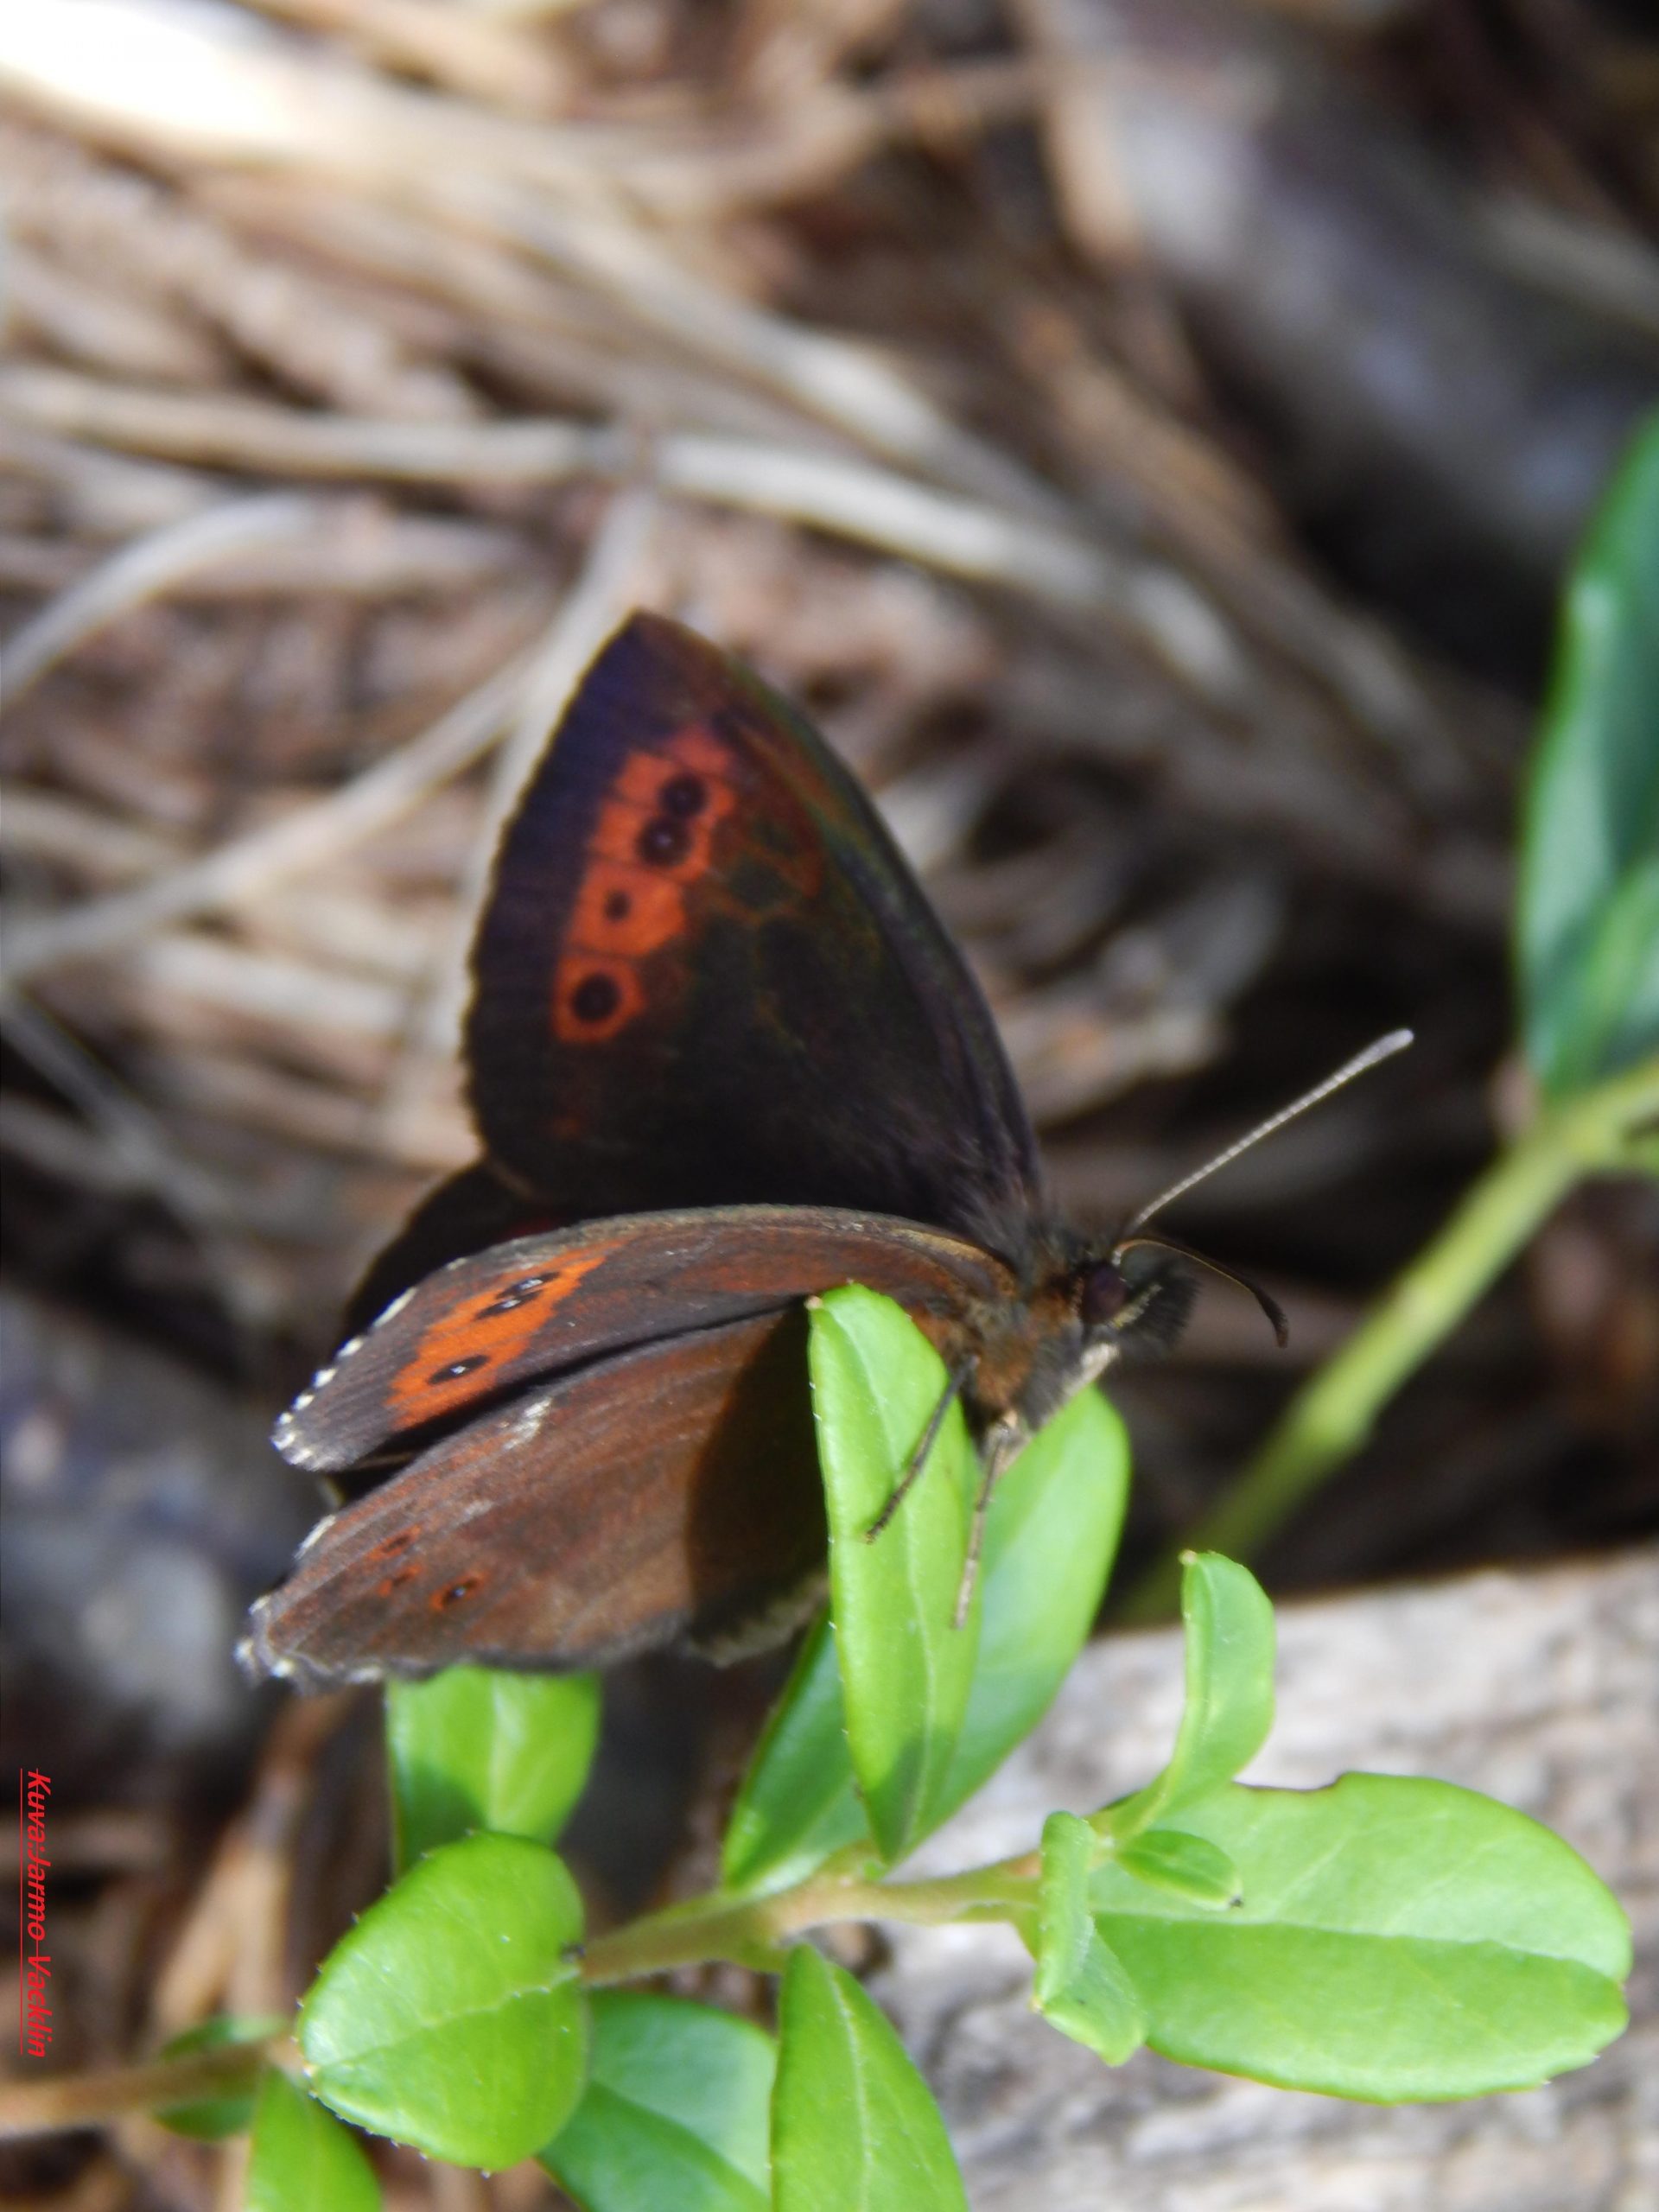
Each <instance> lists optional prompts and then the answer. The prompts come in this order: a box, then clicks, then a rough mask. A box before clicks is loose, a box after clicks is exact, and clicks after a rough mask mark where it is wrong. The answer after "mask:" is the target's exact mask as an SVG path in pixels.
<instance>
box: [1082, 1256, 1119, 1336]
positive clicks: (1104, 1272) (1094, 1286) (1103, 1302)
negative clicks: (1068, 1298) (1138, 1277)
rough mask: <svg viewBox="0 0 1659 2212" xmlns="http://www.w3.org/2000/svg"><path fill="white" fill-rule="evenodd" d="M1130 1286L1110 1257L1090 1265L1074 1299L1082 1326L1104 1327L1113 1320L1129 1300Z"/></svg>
mask: <svg viewBox="0 0 1659 2212" xmlns="http://www.w3.org/2000/svg"><path fill="white" fill-rule="evenodd" d="M1128 1296H1129V1286H1128V1283H1126V1282H1125V1281H1124V1280H1123V1275H1122V1269H1121V1268H1119V1267H1118V1266H1117V1265H1116V1262H1114V1261H1111V1260H1103V1261H1102V1262H1100V1265H1099V1266H1098V1267H1094V1268H1090V1270H1089V1272H1088V1274H1086V1275H1084V1279H1083V1293H1082V1295H1081V1297H1080V1298H1079V1300H1078V1301H1077V1311H1078V1313H1079V1314H1080V1315H1081V1317H1082V1320H1083V1325H1084V1328H1085V1329H1100V1328H1104V1327H1105V1325H1106V1324H1107V1323H1108V1322H1109V1321H1115V1320H1116V1319H1117V1317H1118V1315H1119V1314H1120V1313H1122V1311H1123V1308H1124V1306H1126V1305H1127V1304H1128Z"/></svg>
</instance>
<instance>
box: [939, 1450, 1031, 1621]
mask: <svg viewBox="0 0 1659 2212" xmlns="http://www.w3.org/2000/svg"><path fill="white" fill-rule="evenodd" d="M1025 1440H1026V1429H1025V1424H1024V1422H1023V1421H1021V1420H1020V1416H1019V1414H1015V1413H1006V1414H1003V1415H1002V1417H1001V1420H1000V1421H996V1422H995V1423H994V1425H993V1426H992V1427H991V1429H990V1431H989V1433H988V1435H987V1436H986V1439H985V1464H984V1466H983V1468H982V1471H981V1473H980V1478H979V1494H978V1496H977V1497H976V1498H975V1500H974V1518H973V1522H972V1525H971V1526H970V1527H969V1531H968V1556H967V1558H966V1559H965V1560H963V1563H962V1580H961V1582H960V1583H959V1584H958V1585H957V1609H956V1611H955V1612H954V1613H953V1614H952V1615H951V1617H950V1625H951V1627H952V1628H960V1627H961V1626H962V1624H963V1622H964V1621H965V1620H966V1619H967V1618H968V1608H969V1605H972V1604H973V1602H974V1585H975V1583H976V1581H977V1580H979V1554H980V1553H981V1551H982V1548H983V1547H984V1543H985V1516H986V1514H987V1512H988V1510H989V1509H990V1503H991V1492H992V1491H994V1490H995V1488H996V1480H997V1477H998V1476H999V1475H1000V1474H1001V1472H1002V1471H1003V1469H1004V1468H1005V1467H1006V1466H1007V1465H1008V1462H1009V1461H1010V1460H1011V1459H1013V1458H1014V1454H1015V1453H1016V1452H1018V1451H1019V1449H1020V1446H1021V1445H1022V1444H1023V1443H1024V1442H1025Z"/></svg>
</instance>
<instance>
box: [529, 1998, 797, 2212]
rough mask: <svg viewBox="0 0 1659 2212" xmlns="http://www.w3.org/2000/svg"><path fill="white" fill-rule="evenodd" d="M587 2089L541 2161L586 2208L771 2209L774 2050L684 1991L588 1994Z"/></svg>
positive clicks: (623, 2211)
mask: <svg viewBox="0 0 1659 2212" xmlns="http://www.w3.org/2000/svg"><path fill="white" fill-rule="evenodd" d="M592 2009H593V2030H594V2041H593V2057H592V2063H591V2064H590V2067H589V2069H588V2087H587V2088H586V2090H585V2091H584V2092H583V2094H582V2102H581V2103H580V2104H579V2105H578V2106H577V2107H576V2108H575V2112H574V2113H572V2114H571V2116H570V2119H569V2121H568V2122H567V2123H566V2125H565V2126H564V2128H563V2132H562V2133H560V2134H558V2135H556V2137H555V2138H554V2139H553V2140H552V2142H551V2143H550V2144H549V2145H547V2147H546V2149H545V2150H544V2151H543V2152H542V2154H541V2156H542V2164H543V2165H544V2166H545V2167H546V2168H547V2170H548V2171H549V2172H550V2174H551V2175H552V2177H553V2178H554V2180H555V2181H556V2182H557V2183H558V2184H559V2186H560V2188H561V2189H563V2190H564V2191H565V2192H566V2194H567V2195H568V2196H573V2197H574V2198H575V2201H576V2202H577V2203H578V2204H580V2205H581V2206H582V2208H583V2212H663V2208H664V2207H668V2206H672V2207H673V2208H674V2212H769V2208H770V2206H771V2203H772V2190H771V2180H772V2162H771V2157H770V2153H769V2150H768V2133H769V2127H770V2121H771V2102H772V2076H773V2075H774V2074H775V2072H776V2070H777V2063H778V2053H777V2047H776V2045H775V2044H773V2042H772V2037H770V2036H769V2035H767V2034H766V2032H765V2031H764V2030H762V2029H760V2028H757V2027H755V2026H753V2024H751V2023H750V2022H749V2021H747V2020H740V2019H737V2018H734V2017H733V2015H732V2014H731V2013H729V2012H715V2010H714V2009H713V2008H712V2007H711V2006H709V2005H693V2004H690V2003H688V2002H687V2001H686V2000H685V1999H683V1998H678V1997H657V1996H650V1995H646V1994H645V1993H640V1992H634V1991H626V1990H605V1991H601V1993H599V1994H598V1995H597V1996H595V1997H594V1999H592Z"/></svg>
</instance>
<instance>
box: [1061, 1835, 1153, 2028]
mask: <svg viewBox="0 0 1659 2212" xmlns="http://www.w3.org/2000/svg"><path fill="white" fill-rule="evenodd" d="M1098 1849H1099V1842H1098V1840H1097V1839H1096V1835H1095V1833H1094V1831H1093V1829H1092V1828H1090V1826H1089V1824H1088V1822H1087V1821H1080V1820H1078V1819H1077V1815H1075V1814H1074V1813H1051V1814H1050V1815H1049V1816H1048V1819H1047V1820H1046V1821H1045V1822H1044V1824H1043V1859H1042V1880H1041V1884H1040V1887H1039V1907H1038V1915H1037V1976H1036V1980H1035V1982H1034V1984H1033V1989H1032V2002H1033V2005H1035V2006H1036V2008H1037V2010H1038V2011H1039V2012H1040V2013H1041V2014H1042V2015H1043V2017H1044V2018H1045V2019H1046V2020H1048V2021H1050V2022H1051V2023H1052V2024H1053V2025H1054V2026H1055V2027H1057V2028H1058V2030H1059V2031H1060V2032H1061V2034H1062V2035H1067V2036H1070V2037H1071V2040H1072V2041H1073V2042H1074V2043H1080V2044H1086V2045H1087V2047H1088V2048H1089V2049H1090V2050H1095V2051H1098V2052H1099V2054H1100V2056H1102V2057H1103V2059H1104V2060H1105V2061H1106V2062H1107V2063H1108V2064H1109V2065H1111V2066H1121V2065H1122V2063H1123V2061H1124V2060H1125V2059H1126V2058H1128V2057H1130V2056H1133V2054H1134V2053H1135V2051H1137V2050H1140V2048H1141V2044H1143V2043H1144V2042H1145V2041H1146V2035H1147V2020H1146V2013H1145V2012H1144V2010H1143V2008H1142V2006H1141V1999H1140V1998H1139V1996H1138V1995H1137V1993H1136V1992H1135V1985H1134V1983H1133V1982H1132V1981H1131V1980H1129V1977H1128V1974H1125V1972H1124V1971H1123V1967H1122V1961H1120V1960H1118V1959H1117V1958H1116V1957H1115V1956H1114V1955H1113V1954H1112V1952H1111V1951H1110V1950H1109V1948H1108V1947H1107V1945H1106V1942H1105V1941H1104V1939H1103V1937H1102V1936H1101V1934H1100V1931H1099V1929H1097V1928H1096V1925H1095V1923H1094V1921H1093V1919H1092V1918H1091V1916H1090V1898H1089V1870H1090V1866H1091V1865H1092V1863H1093V1860H1094V1857H1095V1854H1096V1852H1097V1851H1098Z"/></svg>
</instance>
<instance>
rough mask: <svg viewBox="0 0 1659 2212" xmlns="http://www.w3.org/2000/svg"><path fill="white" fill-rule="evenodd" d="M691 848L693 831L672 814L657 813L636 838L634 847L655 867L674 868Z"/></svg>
mask: <svg viewBox="0 0 1659 2212" xmlns="http://www.w3.org/2000/svg"><path fill="white" fill-rule="evenodd" d="M690 848H691V832H690V830H689V829H687V828H686V826H685V824H684V823H683V822H676V821H675V820H674V819H673V818H672V817H671V816H670V815H666V814H655V815H653V816H652V818H651V820H650V821H649V822H647V823H646V824H645V828H644V829H642V830H641V831H640V832H639V836H638V837H636V838H635V840H634V845H633V849H634V851H635V852H636V853H638V854H639V857H640V859H641V860H642V861H649V862H650V863H651V865H652V867H653V868H672V867H673V866H674V864H675V862H676V861H683V859H684V858H685V856H686V854H687V853H688V852H689V851H690Z"/></svg>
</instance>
